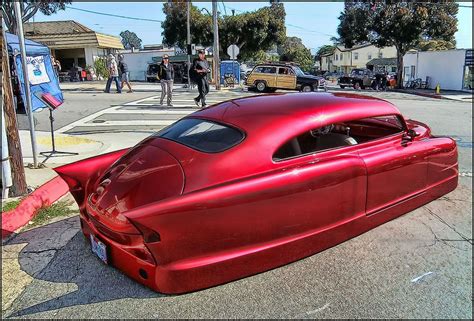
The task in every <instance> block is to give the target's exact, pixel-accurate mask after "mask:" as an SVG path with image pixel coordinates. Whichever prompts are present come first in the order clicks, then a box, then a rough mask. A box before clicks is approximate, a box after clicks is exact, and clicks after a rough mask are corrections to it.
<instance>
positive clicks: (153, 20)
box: [66, 6, 163, 23]
mask: <svg viewBox="0 0 474 321" xmlns="http://www.w3.org/2000/svg"><path fill="white" fill-rule="evenodd" d="M66 8H68V9H72V10H77V11H83V12H88V13H93V14H98V15H102V16H109V17H115V18H122V19H129V20H138V21H149V22H160V23H161V22H163V21H161V20H155V19H146V18H136V17H128V16H121V15H116V14H111V13H104V12H97V11H92V10H86V9H79V8H74V7H71V6H66Z"/></svg>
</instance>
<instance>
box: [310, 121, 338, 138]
mask: <svg viewBox="0 0 474 321" xmlns="http://www.w3.org/2000/svg"><path fill="white" fill-rule="evenodd" d="M333 128H334V125H333V124H331V125H327V126H323V127H320V128H317V129H311V130H310V133H311V136H313V137H319V136H323V135H327V134H329V133H330V132H331V131H332V130H333Z"/></svg>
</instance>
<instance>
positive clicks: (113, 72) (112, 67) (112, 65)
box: [104, 54, 122, 94]
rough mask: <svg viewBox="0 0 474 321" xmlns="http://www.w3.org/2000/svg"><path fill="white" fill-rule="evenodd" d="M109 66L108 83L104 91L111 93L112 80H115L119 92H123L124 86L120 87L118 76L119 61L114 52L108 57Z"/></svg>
mask: <svg viewBox="0 0 474 321" xmlns="http://www.w3.org/2000/svg"><path fill="white" fill-rule="evenodd" d="M107 68H108V69H109V79H107V85H106V86H105V90H104V92H106V93H110V86H111V85H112V81H115V87H116V88H117V93H119V94H121V93H122V87H120V84H119V81H118V76H119V71H118V65H117V61H115V57H114V55H112V54H109V56H108V59H107Z"/></svg>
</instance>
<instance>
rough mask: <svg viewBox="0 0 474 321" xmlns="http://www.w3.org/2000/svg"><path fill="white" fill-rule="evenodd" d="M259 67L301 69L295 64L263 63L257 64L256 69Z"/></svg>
mask: <svg viewBox="0 0 474 321" xmlns="http://www.w3.org/2000/svg"><path fill="white" fill-rule="evenodd" d="M259 66H276V67H299V65H298V64H296V63H293V62H267V63H265V62H263V63H259V64H256V65H255V67H259Z"/></svg>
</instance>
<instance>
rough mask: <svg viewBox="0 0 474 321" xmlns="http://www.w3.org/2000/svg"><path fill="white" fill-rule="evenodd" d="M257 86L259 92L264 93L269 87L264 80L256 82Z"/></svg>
mask: <svg viewBox="0 0 474 321" xmlns="http://www.w3.org/2000/svg"><path fill="white" fill-rule="evenodd" d="M255 88H256V89H257V91H258V92H261V93H263V92H265V90H266V89H267V84H266V83H265V82H263V81H257V82H256V83H255Z"/></svg>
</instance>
